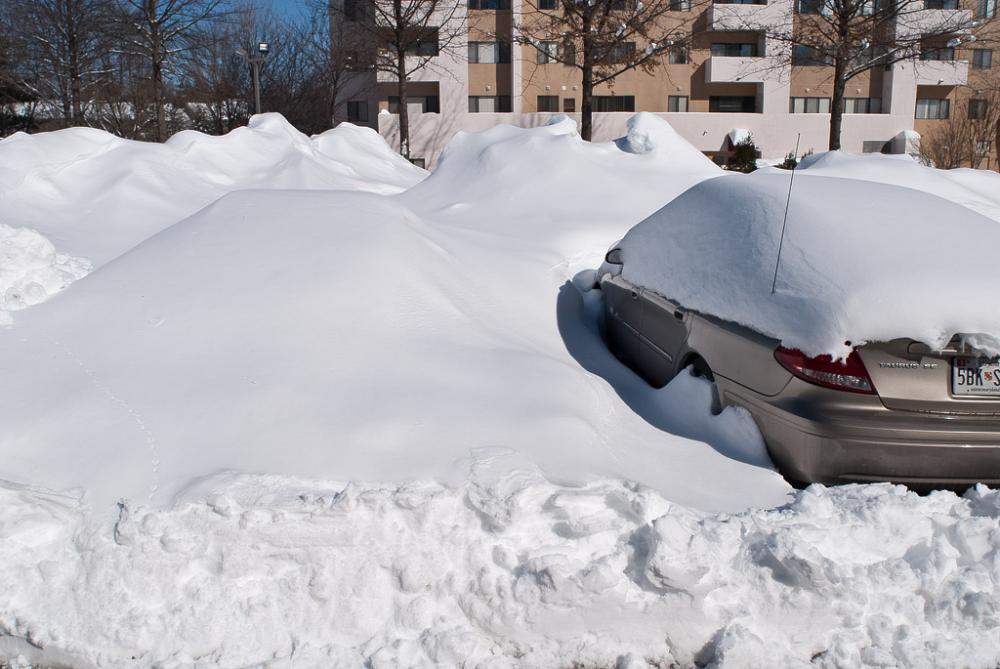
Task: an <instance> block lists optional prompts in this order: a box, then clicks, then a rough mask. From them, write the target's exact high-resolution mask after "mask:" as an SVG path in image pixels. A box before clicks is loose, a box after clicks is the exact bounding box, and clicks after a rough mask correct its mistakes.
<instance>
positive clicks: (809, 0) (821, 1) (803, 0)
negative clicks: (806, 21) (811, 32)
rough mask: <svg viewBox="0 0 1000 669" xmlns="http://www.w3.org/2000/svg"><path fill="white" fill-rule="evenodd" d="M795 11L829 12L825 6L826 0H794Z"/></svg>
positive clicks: (802, 12) (806, 12) (803, 12)
mask: <svg viewBox="0 0 1000 669" xmlns="http://www.w3.org/2000/svg"><path fill="white" fill-rule="evenodd" d="M795 11H796V12H798V13H799V14H826V13H829V10H828V9H827V6H826V0H796V1H795Z"/></svg>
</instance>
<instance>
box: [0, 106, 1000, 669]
mask: <svg viewBox="0 0 1000 669" xmlns="http://www.w3.org/2000/svg"><path fill="white" fill-rule="evenodd" d="M264 120H266V121H268V123H266V124H265V125H267V126H270V127H271V128H272V130H275V131H277V129H278V128H280V127H281V126H282V124H283V122H279V121H280V119H277V118H275V117H269V118H268V119H264ZM256 123H257V124H258V127H257V129H259V124H260V123H261V120H259V119H258V120H257V121H256ZM251 130H255V129H254V128H252V129H251ZM339 131H340V129H339V128H338V130H336V131H333V133H339V134H330V133H326V134H324V135H321V136H320V138H319V139H315V138H314V140H312V141H311V142H310V143H309V144H310V145H311V146H314V147H315V146H318V145H321V144H324V143H328V144H330V145H333V144H337V146H336V148H335V149H334V148H329V150H330V151H331V152H333V151H335V152H336V154H337V155H338V161H339V162H341V163H342V164H344V165H351V164H355V165H362V166H363V165H372V166H373V167H372V168H371V170H369V171H368V172H364V169H362V168H361V167H358V168H355V169H356V176H355V177H352V179H353V180H352V179H339V178H338V179H332V178H331V179H330V183H331V185H330V186H322V184H320V183H318V182H315V181H310V179H314V178H316V179H319V177H318V176H317V174H316V173H315V172H313V169H312V167H309V166H307V165H305V164H303V163H301V162H299V160H300V159H299V158H293V159H289V161H287V162H285V163H283V164H281V165H277V164H270V163H269V162H268V161H267V160H266V159H262V161H261V165H260V167H259V169H260V170H263V171H265V172H268V173H269V174H270V177H269V183H268V184H260V183H258V184H252V183H250V182H249V181H244V185H243V186H241V188H242V187H246V185H258V186H260V185H266V186H267V187H268V188H271V187H272V186H276V185H279V184H283V185H284V186H286V187H294V188H302V187H306V186H311V187H313V188H312V190H308V191H307V190H280V189H271V190H261V189H256V190H243V191H242V192H228V191H227V190H223V191H220V192H219V193H218V195H224V196H223V197H221V198H220V199H217V200H215V201H214V202H212V203H211V204H210V205H208V206H206V207H204V208H202V209H200V210H198V211H187V208H188V207H189V206H193V205H192V204H191V202H188V201H187V200H186V199H185V196H177V195H176V193H184V190H183V188H181V186H188V185H190V184H193V183H195V182H196V181H197V175H198V170H197V168H196V167H191V168H190V170H191V171H190V172H188V168H185V170H180V171H178V172H173V173H170V174H171V175H168V176H165V177H162V178H163V181H162V183H160V190H155V189H153V190H150V189H149V188H147V187H148V186H149V184H150V183H152V181H142V183H140V184H139V185H136V184H137V183H139V182H137V181H136V180H137V179H139V180H142V178H143V177H142V170H141V169H139V168H136V169H135V170H125V171H124V172H118V173H115V172H113V171H111V170H108V173H107V176H108V180H107V181H106V182H105V183H104V184H103V185H102V184H101V183H99V181H100V179H99V174H100V172H101V170H102V169H106V168H107V164H106V163H102V162H101V161H102V158H101V156H102V155H103V154H102V152H101V151H100V150H96V151H91V152H90V153H87V151H89V150H90V149H93V147H92V146H90V144H88V142H91V140H92V142H91V143H93V144H101V143H102V142H104V141H106V140H107V138H106V137H104V138H100V137H98V136H96V135H91V134H88V133H82V135H81V136H84V137H87V138H88V140H87V141H81V142H80V143H79V145H78V144H77V137H76V134H75V133H69V134H64V133H52V134H50V135H41V136H36V137H33V138H30V141H32V142H34V141H35V140H36V139H37V140H39V141H40V142H41V143H48V144H49V148H48V149H47V150H46V151H47V152H48V154H49V155H51V156H56V157H58V156H63V158H65V156H67V155H89V156H91V157H90V158H77V159H66V160H68V161H69V163H70V164H71V165H72V167H71V169H73V170H77V171H78V172H79V173H80V174H84V175H89V176H87V178H86V179H81V180H83V181H87V180H88V179H90V180H92V182H91V183H90V184H89V186H88V188H89V189H90V190H89V191H88V190H87V189H85V188H83V187H82V186H80V187H78V185H77V184H76V182H75V181H74V180H73V179H70V178H67V179H66V180H65V181H64V182H63V185H62V186H61V188H62V189H64V190H66V191H67V192H74V193H77V195H78V196H80V197H82V195H81V194H82V193H84V192H91V193H98V192H99V193H101V197H102V198H103V200H104V206H105V207H106V208H107V209H108V211H123V210H129V211H130V212H131V215H132V217H133V219H134V221H137V225H138V226H139V227H142V225H144V221H147V222H148V221H151V220H152V221H155V224H149V225H148V227H147V228H146V229H145V234H147V235H148V238H147V239H145V241H141V239H140V238H141V235H142V234H143V233H142V232H141V231H139V230H132V229H127V230H126V228H127V226H128V224H129V218H128V217H127V216H125V215H124V214H121V215H119V217H118V218H117V219H115V217H110V218H108V219H107V220H106V221H105V222H102V221H101V220H100V219H99V218H92V217H91V216H90V213H89V212H88V211H87V209H86V207H87V203H85V202H83V201H81V202H79V203H77V206H78V208H79V215H78V216H77V217H74V216H73V215H72V209H73V203H72V198H71V197H67V198H65V200H64V202H63V203H62V205H61V206H62V209H58V211H59V212H60V213H59V217H57V218H58V221H56V223H53V227H52V228H51V229H45V230H42V232H44V234H45V235H46V236H48V237H50V238H51V239H53V240H55V239H56V235H55V233H56V232H58V233H59V234H62V233H63V232H65V233H66V234H67V235H68V236H67V237H66V240H70V241H71V240H72V239H79V240H80V242H81V243H85V242H86V243H89V244H90V245H91V246H90V247H89V248H90V249H91V250H92V251H93V250H100V249H102V248H103V249H104V250H105V252H104V253H103V255H102V254H101V253H91V254H90V256H88V257H94V258H97V259H98V260H95V265H97V267H96V269H95V270H94V271H93V272H92V273H91V274H90V275H88V276H85V277H83V278H82V279H80V280H79V281H77V282H76V283H75V284H74V285H72V286H70V287H69V288H68V289H67V290H65V291H63V292H62V293H61V294H59V295H57V296H56V297H54V298H53V299H50V300H48V301H47V302H44V303H42V304H37V305H35V306H33V307H31V308H30V309H25V310H23V311H21V312H19V314H18V318H17V319H16V322H15V323H13V325H11V326H9V327H6V328H0V375H2V378H3V379H4V383H2V384H0V561H2V563H3V564H4V569H0V662H2V661H3V660H4V659H9V660H11V661H14V662H15V663H17V664H21V665H25V664H28V663H35V662H37V663H41V664H42V665H43V666H51V667H74V668H83V669H89V668H91V667H114V668H118V667H121V668H123V669H124V668H126V667H127V668H129V669H135V668H150V669H152V668H154V667H156V668H157V669H180V668H182V667H183V668H188V667H191V668H199V669H202V668H207V667H227V668H229V667H231V668H233V669H235V668H240V667H267V668H269V669H270V668H275V669H277V668H285V667H296V668H298V669H302V668H303V667H304V668H312V667H316V668H329V667H358V666H368V667H373V668H378V669H381V668H384V667H458V666H462V667H482V668H484V669H486V668H495V667H525V668H529V667H531V668H533V667H570V666H588V667H589V666H593V667H616V668H621V669H636V668H639V667H666V666H682V667H687V666H695V665H697V666H715V667H759V666H781V667H794V666H822V667H885V666H910V667H948V666H954V667H959V666H961V667H995V666H996V665H997V663H998V662H1000V651H998V649H1000V638H998V634H1000V609H998V604H997V602H998V601H1000V599H998V597H997V591H998V588H997V583H998V580H1000V569H998V567H997V565H998V564H1000V558H998V556H1000V500H998V496H997V493H996V492H993V491H990V490H987V489H985V488H979V489H976V490H974V491H971V492H969V493H967V494H966V496H964V497H957V496H955V495H954V494H951V493H943V494H935V495H931V496H928V497H918V496H916V495H914V494H912V493H909V492H906V491H905V490H904V489H902V488H899V487H893V486H889V485H871V486H846V487H841V488H836V489H826V488H823V487H821V486H816V487H813V488H810V489H808V490H806V491H802V492H793V491H792V490H791V489H790V488H789V487H788V486H787V484H785V482H784V481H783V480H782V479H781V478H780V477H779V476H778V475H777V474H776V473H775V472H774V471H772V469H771V467H770V463H769V461H768V459H767V454H766V452H765V450H764V448H763V444H762V443H761V440H760V435H759V433H758V432H757V430H756V428H755V427H754V425H753V423H752V420H751V419H750V418H749V416H748V415H746V414H745V413H742V412H740V411H735V410H733V409H727V410H726V411H724V412H723V413H722V414H721V415H719V416H713V415H712V414H711V412H710V404H711V391H710V387H709V386H708V384H707V383H705V382H704V381H703V380H701V379H698V378H695V377H693V376H691V375H688V374H682V375H680V376H679V377H678V378H677V379H675V380H674V381H673V382H672V383H671V384H669V385H668V386H667V387H666V388H663V389H661V390H654V389H652V388H650V387H649V386H647V385H646V384H645V383H644V382H643V381H641V380H640V379H638V377H636V376H635V375H634V374H632V373H631V372H630V371H629V370H627V369H625V368H624V367H622V366H621V364H620V363H619V362H618V361H617V360H616V359H615V358H614V356H612V355H611V354H610V353H609V352H608V351H607V348H606V347H605V346H604V344H603V342H602V340H601V339H600V335H599V331H598V326H599V323H598V312H599V295H598V291H596V290H593V289H592V288H591V286H592V284H593V280H594V276H595V273H594V271H593V270H592V269H590V268H593V267H596V266H597V265H598V264H599V263H600V260H601V257H602V255H603V252H604V250H605V249H606V248H607V247H608V246H609V245H610V244H612V243H613V242H614V241H615V240H617V239H620V238H621V237H622V236H623V235H624V234H625V233H626V232H627V231H628V230H629V228H631V227H632V226H633V225H634V224H635V223H636V222H637V221H640V220H642V219H643V218H645V217H647V216H649V215H650V214H652V213H653V212H656V211H657V210H658V209H660V208H661V207H662V206H663V205H664V204H665V203H666V202H669V201H670V200H672V199H674V198H676V197H677V196H678V195H680V194H681V193H682V192H684V191H686V190H687V189H688V188H690V187H692V186H695V188H696V191H697V189H698V188H701V187H702V186H696V184H699V183H703V185H709V184H718V185H719V186H720V188H721V187H722V186H723V185H725V186H726V188H729V187H730V183H731V184H732V188H736V189H739V188H743V187H744V184H751V183H754V182H752V181H751V180H750V178H746V177H742V176H723V175H724V173H723V172H722V171H721V170H719V169H718V168H717V167H715V166H714V165H712V164H711V163H710V161H707V160H706V159H704V158H703V157H702V156H701V155H700V154H698V152H697V151H695V150H694V149H693V148H692V147H690V146H689V145H687V144H686V143H685V142H684V141H683V140H682V139H681V138H679V137H678V136H677V135H676V133H674V132H673V131H672V129H670V128H669V126H667V125H666V124H665V123H664V122H663V121H661V120H658V119H656V118H654V117H651V116H647V115H641V114H640V115H637V116H636V117H635V118H634V119H633V121H632V123H631V125H630V129H629V133H628V136H627V137H625V138H622V139H621V140H619V141H618V142H613V143H608V144H596V145H595V144H588V143H585V142H582V141H581V140H580V138H579V137H578V136H577V135H576V134H575V131H574V129H573V127H572V125H571V123H568V122H567V121H565V120H563V121H557V122H556V123H555V124H554V125H552V126H548V127H543V128H534V129H515V128H509V127H498V128H494V129H492V130H488V131H486V132H483V133H479V134H475V135H459V136H458V137H456V139H455V141H454V142H452V144H451V145H450V146H449V147H448V150H447V152H446V154H445V156H444V159H443V161H442V162H441V165H440V166H439V168H438V169H437V170H436V171H435V172H434V173H433V174H431V175H430V176H428V177H427V178H426V179H423V180H422V181H421V179H422V178H423V176H424V175H423V173H418V172H414V171H413V170H411V169H410V168H409V166H407V165H400V164H399V161H397V160H395V159H391V158H389V157H386V156H385V152H386V149H385V147H384V146H381V147H376V146H373V145H372V144H373V143H374V142H373V137H372V136H371V135H370V134H369V133H367V132H363V131H359V130H358V129H348V130H347V131H343V132H339ZM282 132H285V131H282ZM242 134H243V135H244V136H249V137H256V135H255V134H253V133H252V132H250V131H248V132H247V133H242ZM277 134H278V135H280V134H281V133H277ZM60 137H62V138H67V142H66V143H67V144H72V146H66V147H62V146H61V144H62V142H61V141H60V140H59V139H58V138H60ZM187 137H188V138H193V136H191V135H188V136H187ZM323 138H326V140H323ZM70 139H72V141H71V142H70V141H69V140H70ZM181 139H184V138H183V137H182V138H181ZM333 139H336V142H334V141H333ZM374 139H377V138H374ZM18 141H22V142H27V141H29V140H28V139H26V138H22V139H19V140H18ZM218 141H219V142H220V143H222V144H225V143H226V141H225V140H218ZM276 141H277V140H276ZM281 141H284V140H281ZM379 141H380V140H379ZM171 142H173V143H174V145H175V146H178V145H183V144H184V142H183V141H179V140H171ZM198 143H200V142H195V144H198ZM278 143H279V144H280V141H279V142H278ZM237 144H238V142H237ZM39 146H41V144H39ZM168 146H169V144H168ZM143 148H145V147H143ZM160 149H163V147H160ZM3 150H5V148H4V144H3V143H0V154H2V151H3ZM199 150H200V149H199ZM297 151H298V149H297ZM317 151H318V149H317ZM42 153H45V152H42ZM209 153H210V154H211V156H212V157H213V159H211V160H210V159H209V158H208V157H206V158H205V159H204V160H203V161H202V162H203V164H204V170H205V171H206V173H208V174H225V173H229V172H233V173H237V172H240V169H241V168H240V167H239V165H235V164H234V165H231V164H229V163H227V159H226V158H225V157H224V156H223V153H221V152H219V153H217V152H214V151H210V152H209ZM251 153H252V152H251ZM305 153H308V151H305ZM39 155H41V154H39ZM39 155H36V156H35V158H36V159H38V158H39ZM379 156H382V158H380V157H379ZM245 158H246V156H242V155H240V152H236V154H234V156H233V157H232V161H233V162H234V163H239V162H240V161H241V160H243V159H245ZM383 158H384V160H383ZM25 160H27V158H25ZM213 160H214V161H215V162H213ZM92 162H93V163H95V164H94V165H91V164H90V163H92ZM0 164H2V166H3V169H5V170H10V169H14V170H17V169H20V167H18V163H14V165H15V167H14V168H11V163H9V162H8V161H6V160H5V161H4V162H2V163H0ZM98 165H100V166H101V167H100V168H99V167H98ZM285 169H287V170H289V171H288V173H285V172H284V171H283V170H285ZM317 169H318V168H317ZM345 169H346V168H345ZM362 172H364V174H365V175H367V176H364V175H361V174H362ZM178 175H179V176H178ZM357 175H361V176H357ZM175 177H176V181H177V184H178V186H177V187H176V188H174V186H173V184H172V183H171V179H174V178H175ZM716 177H718V178H716ZM0 178H5V177H0ZM47 178H54V177H51V175H50V177H47ZM407 179H412V183H404V181H406V180H407ZM779 179H780V178H779ZM706 180H707V181H706ZM418 181H419V183H416V182H418ZM803 181H806V180H805V179H803ZM300 182H301V183H300ZM867 186H868V187H870V188H878V187H880V186H878V185H877V184H867ZM192 188H193V187H192ZM144 189H145V190H144ZM229 190H236V188H232V189H229ZM350 191H353V192H350ZM359 191H368V192H359ZM143 192H145V193H147V194H150V195H149V197H148V198H143V197H139V196H138V195H136V193H143ZM153 192H156V193H174V194H175V196H174V197H175V199H176V200H179V201H182V202H174V203H171V206H173V207H174V209H173V210H172V211H173V212H174V215H176V216H177V217H178V218H177V219H175V220H173V221H169V220H167V219H168V213H165V212H164V211H162V210H161V205H162V203H163V200H161V199H159V198H158V197H154V196H153V195H151V193H153ZM226 192H228V194H224V193H226ZM197 193H201V194H202V195H204V196H205V197H208V195H207V194H206V193H205V192H204V191H197V192H196V190H194V189H193V190H192V193H191V197H192V198H197V197H201V196H202V195H198V194H197ZM394 193H398V194H395V195H394ZM164 197H166V196H165V195H164ZM687 197H688V195H685V196H682V197H681V198H679V199H678V200H677V202H682V201H684V199H685V198H687ZM926 197H930V196H926ZM28 201H30V198H29V200H28ZM39 201H40V202H43V201H44V198H39ZM120 208H121V209H120ZM55 210H56V209H53V211H55ZM5 211H6V210H5ZM963 211H964V210H963ZM184 217H186V218H184ZM180 218H183V220H179V219H180ZM27 223H28V222H27V221H23V220H21V219H16V220H15V223H14V224H16V225H18V226H21V227H23V225H22V224H27ZM990 223H991V224H992V222H990ZM31 225H32V227H35V228H37V229H39V230H41V226H40V225H38V224H37V222H31ZM82 228H87V229H88V230H89V232H88V233H87V234H86V235H85V234H83V233H82V232H81V230H82ZM0 230H3V231H4V232H5V233H6V229H5V228H0ZM12 230H13V229H12ZM157 231H159V233H158V234H153V233H156V232H157ZM10 234H13V235H15V236H17V238H18V239H22V240H25V241H24V243H23V244H21V246H24V247H29V246H32V244H36V246H37V248H38V249H39V250H38V251H37V252H35V254H36V255H37V256H38V257H39V258H53V257H55V256H52V255H51V249H52V247H51V245H49V246H46V245H45V244H44V243H38V240H37V238H36V237H33V236H32V233H30V232H27V233H25V232H19V231H18V230H13V232H11V233H10ZM88 235H90V236H93V237H95V239H93V240H90V241H89V242H87V241H86V239H85V238H86V237H87V236H88ZM105 235H106V236H107V238H103V237H104V236H105ZM129 240H132V242H129ZM140 242H141V243H140ZM55 246H56V248H59V244H56V245H55ZM133 247H134V248H133ZM67 248H73V249H76V248H78V247H76V246H71V245H68V246H67ZM79 248H81V249H84V250H85V247H79ZM129 249H131V250H129ZM78 252H81V253H82V251H78ZM57 255H58V254H57ZM84 255H87V254H86V253H84ZM791 257H792V258H794V257H795V254H794V253H792V254H791ZM73 262H74V261H73V260H72V259H71V258H68V257H66V258H64V259H63V260H58V259H57V260H54V261H51V262H50V263H49V264H50V265H51V266H57V265H58V266H60V267H62V266H64V265H66V266H70V265H72V264H73ZM53 285H54V284H53ZM710 286H711V284H709V287H710Z"/></svg>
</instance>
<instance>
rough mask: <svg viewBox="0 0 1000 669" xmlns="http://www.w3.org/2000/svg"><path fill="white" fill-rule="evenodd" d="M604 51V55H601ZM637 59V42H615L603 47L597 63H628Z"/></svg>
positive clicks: (596, 58)
mask: <svg viewBox="0 0 1000 669" xmlns="http://www.w3.org/2000/svg"><path fill="white" fill-rule="evenodd" d="M601 51H603V53H601ZM634 57H635V42H614V43H612V44H605V45H603V47H602V49H601V50H600V51H598V53H597V54H596V57H595V61H596V62H598V63H600V64H602V65H612V64H616V63H627V62H629V61H631V60H632V59H633V58H634Z"/></svg>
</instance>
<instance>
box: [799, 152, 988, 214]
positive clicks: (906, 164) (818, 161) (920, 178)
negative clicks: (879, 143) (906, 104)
mask: <svg viewBox="0 0 1000 669" xmlns="http://www.w3.org/2000/svg"><path fill="white" fill-rule="evenodd" d="M797 171H798V172H799V176H806V175H808V176H825V177H843V178H848V179H863V180H866V181H875V182H878V183H886V184H892V185H895V186H903V187H905V188H912V189H914V190H920V191H924V192H925V193H930V194H931V195H937V196H939V197H943V198H945V199H946V200H951V201H952V202H956V203H958V204H961V205H964V206H966V207H969V208H970V209H972V210H974V211H977V212H979V213H980V214H983V215H984V216H989V217H990V218H993V219H995V220H998V221H1000V174H997V173H996V172H991V171H987V170H969V169H957V170H939V169H936V168H933V167H927V166H925V165H921V164H920V163H919V162H917V160H915V159H914V158H912V157H911V156H907V155H883V154H880V153H868V154H864V155H860V156H859V155H855V154H850V153H843V152H841V151H827V152H824V153H817V154H813V155H810V156H806V157H804V158H803V159H802V161H801V163H800V164H799V166H798V168H797Z"/></svg>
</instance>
